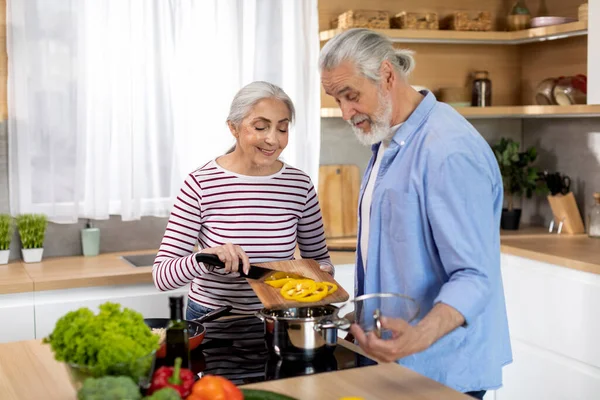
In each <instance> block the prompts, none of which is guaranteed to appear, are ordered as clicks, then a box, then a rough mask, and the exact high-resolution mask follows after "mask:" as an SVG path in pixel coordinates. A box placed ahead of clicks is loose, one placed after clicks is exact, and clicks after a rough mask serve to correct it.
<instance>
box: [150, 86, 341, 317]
mask: <svg viewBox="0 0 600 400" xmlns="http://www.w3.org/2000/svg"><path fill="white" fill-rule="evenodd" d="M293 119H294V105H293V103H292V101H291V99H290V98H289V97H288V96H287V94H286V93H285V92H284V91H283V90H282V89H281V88H279V87H277V86H275V85H273V84H270V83H267V82H253V83H251V84H249V85H247V86H245V87H244V88H242V89H241V90H240V91H239V92H238V93H237V94H236V96H235V97H234V99H233V102H232V103H231V109H230V111H229V116H228V118H227V125H228V126H229V130H230V131H231V134H232V135H233V136H234V137H235V140H236V145H235V147H234V149H233V150H231V151H229V152H228V153H227V154H226V155H223V156H221V157H218V158H216V159H214V160H211V161H210V162H208V163H207V164H205V165H204V166H202V167H200V168H198V169H197V170H195V171H193V172H192V173H190V174H189V175H188V176H187V178H186V179H185V181H184V183H183V185H182V187H181V189H180V191H179V195H178V196H177V200H176V201H175V204H174V206H173V211H172V212H171V216H170V218H169V223H168V225H167V228H166V232H165V235H164V238H163V240H162V243H161V246H160V249H159V251H158V254H157V256H156V260H155V261H154V267H153V270H152V276H153V278H154V284H155V285H156V287H157V288H158V289H160V290H163V291H166V290H173V289H176V288H179V287H182V286H185V285H187V284H188V283H190V282H191V285H190V291H189V295H188V297H189V301H188V308H187V313H186V318H187V319H193V318H199V317H200V316H202V315H204V314H206V313H207V312H210V311H211V310H213V309H215V308H218V307H222V306H226V305H230V306H232V313H235V314H250V313H253V312H255V311H256V310H259V309H260V308H262V305H261V303H260V301H259V299H258V298H257V297H256V295H255V294H254V292H253V290H252V289H251V288H250V286H249V285H248V283H247V282H246V280H245V278H242V277H240V274H239V273H238V272H237V271H238V265H239V264H240V262H241V263H242V264H243V269H244V271H245V272H248V270H249V268H250V263H258V262H267V261H279V260H291V259H293V257H294V252H295V250H296V245H298V247H299V248H300V253H301V255H302V257H303V258H310V259H314V260H317V261H318V262H319V263H320V264H321V269H322V270H326V271H328V272H330V273H333V265H332V264H331V260H330V258H329V252H328V250H327V245H326V242H325V234H324V230H323V222H322V219H321V210H320V207H319V201H318V199H317V195H316V192H315V188H314V186H313V184H312V182H311V180H310V178H309V177H308V175H306V174H305V173H304V172H302V171H300V170H298V169H296V168H293V167H291V166H289V165H287V164H285V163H284V162H282V161H280V160H279V155H280V154H281V152H282V151H283V150H284V149H285V147H286V146H287V144H288V128H289V125H290V123H292V121H293ZM196 243H197V244H198V248H199V249H200V252H201V253H210V254H216V255H217V256H218V257H219V259H221V261H223V262H224V263H225V268H224V269H213V268H210V270H209V268H207V267H206V266H205V265H203V264H201V263H198V262H197V261H196V259H195V254H194V247H195V245H196Z"/></svg>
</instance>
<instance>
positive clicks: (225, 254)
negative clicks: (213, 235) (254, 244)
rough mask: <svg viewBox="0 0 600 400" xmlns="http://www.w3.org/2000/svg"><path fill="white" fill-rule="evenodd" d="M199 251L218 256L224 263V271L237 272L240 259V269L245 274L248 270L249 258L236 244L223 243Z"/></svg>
mask: <svg viewBox="0 0 600 400" xmlns="http://www.w3.org/2000/svg"><path fill="white" fill-rule="evenodd" d="M200 253H205V254H215V255H216V256H217V257H219V260H221V261H223V263H225V271H226V272H228V273H229V272H238V271H239V266H240V261H241V262H242V270H243V271H244V273H245V274H248V272H249V271H250V259H249V258H248V256H247V255H246V253H245V252H244V250H242V248H241V247H240V246H238V245H236V244H232V243H225V244H224V245H222V246H216V247H210V248H208V249H203V250H202V251H200Z"/></svg>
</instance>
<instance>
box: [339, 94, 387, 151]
mask: <svg viewBox="0 0 600 400" xmlns="http://www.w3.org/2000/svg"><path fill="white" fill-rule="evenodd" d="M377 97H378V100H379V109H378V110H377V112H376V113H375V115H374V116H373V119H372V120H371V119H370V118H369V116H368V115H366V114H357V115H355V116H354V117H352V118H351V119H350V121H348V123H349V124H350V126H351V127H352V131H353V132H354V134H355V135H356V138H357V139H358V141H359V142H360V143H362V144H363V145H365V146H372V145H374V144H376V143H379V142H381V141H382V140H384V139H387V138H388V137H389V136H390V129H391V127H392V125H391V124H392V101H391V98H390V97H391V96H387V97H386V96H384V95H383V93H382V92H381V91H379V93H378V96H377ZM365 120H369V123H370V125H371V132H363V130H362V129H360V128H359V127H357V126H356V124H357V123H359V122H361V121H365Z"/></svg>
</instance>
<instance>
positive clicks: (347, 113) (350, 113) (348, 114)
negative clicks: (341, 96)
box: [340, 103, 356, 121]
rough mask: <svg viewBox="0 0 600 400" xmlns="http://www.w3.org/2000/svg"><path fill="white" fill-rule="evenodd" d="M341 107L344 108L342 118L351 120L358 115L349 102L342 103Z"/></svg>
mask: <svg viewBox="0 0 600 400" xmlns="http://www.w3.org/2000/svg"><path fill="white" fill-rule="evenodd" d="M340 109H341V110H342V118H343V119H344V121H350V120H351V119H352V117H354V116H355V115H356V111H354V108H352V107H351V106H349V105H348V104H344V103H342V104H340Z"/></svg>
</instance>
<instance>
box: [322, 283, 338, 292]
mask: <svg viewBox="0 0 600 400" xmlns="http://www.w3.org/2000/svg"><path fill="white" fill-rule="evenodd" d="M321 283H322V284H323V285H325V286H327V287H328V291H327V294H331V293H333V292H335V291H337V290H338V287H337V285H336V284H335V283H331V282H321Z"/></svg>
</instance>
